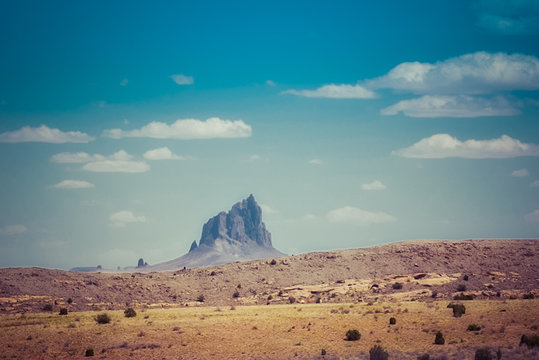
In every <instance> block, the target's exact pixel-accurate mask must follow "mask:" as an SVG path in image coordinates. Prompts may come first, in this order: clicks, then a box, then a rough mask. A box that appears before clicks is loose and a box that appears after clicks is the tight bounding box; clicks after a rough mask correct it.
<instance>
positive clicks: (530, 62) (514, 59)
mask: <svg viewBox="0 0 539 360" xmlns="http://www.w3.org/2000/svg"><path fill="white" fill-rule="evenodd" d="M365 85H366V86H367V87H369V88H371V87H372V88H390V89H398V90H407V91H411V92H415V93H419V94H421V93H424V94H488V93H492V92H496V91H504V90H505V91H508V90H536V89H539V60H538V59H537V58H536V57H534V56H527V55H521V54H512V55H509V54H505V53H495V54H491V53H487V52H476V53H473V54H465V55H462V56H459V57H455V58H450V59H447V60H445V61H441V62H437V63H434V64H429V63H419V62H406V63H402V64H399V65H397V66H396V67H395V68H393V69H392V70H391V71H389V73H388V74H387V75H384V76H381V77H379V78H375V79H372V80H367V81H366V82H365Z"/></svg>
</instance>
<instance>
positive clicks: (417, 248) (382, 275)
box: [0, 239, 539, 314]
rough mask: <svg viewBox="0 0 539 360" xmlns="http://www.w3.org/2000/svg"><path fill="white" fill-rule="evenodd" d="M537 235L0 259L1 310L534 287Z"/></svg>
mask: <svg viewBox="0 0 539 360" xmlns="http://www.w3.org/2000/svg"><path fill="white" fill-rule="evenodd" d="M538 253H539V240H536V239H535V240H467V241H413V242H411V241H409V242H399V243H393V244H388V245H382V246H377V247H372V248H365V249H352V250H342V251H330V252H317V253H309V254H302V255H297V256H289V257H283V258H276V259H266V260H258V261H250V262H243V263H232V264H226V265H221V266H216V267H206V268H195V269H186V270H179V271H169V272H154V273H127V272H123V273H76V272H69V271H62V270H51V269H43V268H7V269H0V313H4V314H5V313H21V312H39V311H43V310H42V309H43V307H44V306H45V305H47V304H50V305H52V308H53V311H56V310H57V309H58V308H60V307H66V308H67V309H68V310H69V311H70V312H71V311H81V310H112V309H124V308H125V307H126V306H132V307H135V308H160V307H178V306H204V305H214V306H215V305H218V306H225V305H250V304H259V305H263V304H284V303H291V302H297V303H316V302H321V303H328V302H332V303H333V302H334V303H341V302H352V303H353V302H370V301H374V300H384V301H391V300H392V299H394V300H399V301H401V300H411V299H423V298H438V299H452V298H453V297H454V296H455V295H459V294H466V295H473V296H474V298H475V299H489V298H493V299H495V298H500V299H504V298H511V297H512V298H515V297H522V295H523V294H527V293H535V295H537V294H538V289H539V272H538V264H539V261H538Z"/></svg>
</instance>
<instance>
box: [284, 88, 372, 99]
mask: <svg viewBox="0 0 539 360" xmlns="http://www.w3.org/2000/svg"><path fill="white" fill-rule="evenodd" d="M282 94H290V95H297V96H303V97H309V98H329V99H373V98H375V97H376V94H375V93H374V92H373V91H371V90H369V89H367V88H365V87H363V86H361V85H359V84H356V85H347V84H340V85H336V84H329V85H323V86H321V87H319V88H318V89H315V90H294V89H290V90H285V91H283V92H282Z"/></svg>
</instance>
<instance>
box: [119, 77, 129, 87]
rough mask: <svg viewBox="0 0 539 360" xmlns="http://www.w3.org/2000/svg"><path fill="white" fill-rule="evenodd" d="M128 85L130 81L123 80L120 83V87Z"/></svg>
mask: <svg viewBox="0 0 539 360" xmlns="http://www.w3.org/2000/svg"><path fill="white" fill-rule="evenodd" d="M128 83H129V79H128V78H123V79H122V81H120V86H127V84H128Z"/></svg>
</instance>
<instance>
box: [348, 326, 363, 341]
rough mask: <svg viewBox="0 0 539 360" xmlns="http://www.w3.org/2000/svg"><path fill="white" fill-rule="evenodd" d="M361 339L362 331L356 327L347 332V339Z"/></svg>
mask: <svg viewBox="0 0 539 360" xmlns="http://www.w3.org/2000/svg"><path fill="white" fill-rule="evenodd" d="M359 339H361V333H360V332H359V331H357V330H356V329H350V330H348V331H347V332H346V340H348V341H356V340H359Z"/></svg>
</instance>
